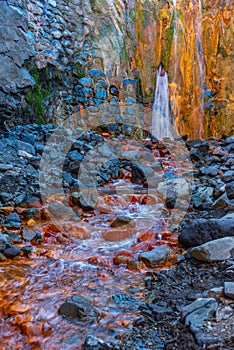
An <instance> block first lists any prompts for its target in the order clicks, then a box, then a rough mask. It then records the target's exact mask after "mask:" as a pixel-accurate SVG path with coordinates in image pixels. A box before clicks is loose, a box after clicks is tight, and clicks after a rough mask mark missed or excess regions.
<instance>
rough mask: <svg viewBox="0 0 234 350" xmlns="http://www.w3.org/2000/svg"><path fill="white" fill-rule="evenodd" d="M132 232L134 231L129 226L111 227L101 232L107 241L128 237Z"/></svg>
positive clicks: (116, 240) (121, 239)
mask: <svg viewBox="0 0 234 350" xmlns="http://www.w3.org/2000/svg"><path fill="white" fill-rule="evenodd" d="M133 234H134V231H133V230H132V229H130V228H125V229H124V228H118V227H113V229H112V230H107V231H104V232H103V234H102V235H103V238H104V239H105V240H106V241H109V242H120V241H123V240H125V239H127V238H130V237H131V236H132V235H133Z"/></svg>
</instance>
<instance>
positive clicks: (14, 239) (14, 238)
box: [7, 232, 21, 243]
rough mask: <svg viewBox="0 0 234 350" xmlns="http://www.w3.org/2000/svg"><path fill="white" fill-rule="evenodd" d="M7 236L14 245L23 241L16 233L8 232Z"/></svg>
mask: <svg viewBox="0 0 234 350" xmlns="http://www.w3.org/2000/svg"><path fill="white" fill-rule="evenodd" d="M7 235H8V236H9V237H10V239H11V241H12V242H13V243H19V242H20V241H21V239H20V237H19V236H18V235H17V233H15V232H7Z"/></svg>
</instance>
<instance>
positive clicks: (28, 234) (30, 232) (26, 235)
mask: <svg viewBox="0 0 234 350" xmlns="http://www.w3.org/2000/svg"><path fill="white" fill-rule="evenodd" d="M21 234H22V237H23V239H24V240H25V241H32V240H33V239H34V240H41V238H42V233H41V230H38V229H33V228H31V227H24V229H23V231H22V233H21Z"/></svg>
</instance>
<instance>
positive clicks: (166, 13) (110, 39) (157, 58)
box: [1, 0, 234, 138]
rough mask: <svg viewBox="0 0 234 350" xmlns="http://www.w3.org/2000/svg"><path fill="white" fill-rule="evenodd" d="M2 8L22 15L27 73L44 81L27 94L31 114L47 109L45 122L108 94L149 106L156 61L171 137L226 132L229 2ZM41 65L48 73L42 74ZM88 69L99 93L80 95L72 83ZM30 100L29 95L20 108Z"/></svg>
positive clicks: (233, 100) (48, 2) (74, 0)
mask: <svg viewBox="0 0 234 350" xmlns="http://www.w3.org/2000/svg"><path fill="white" fill-rule="evenodd" d="M1 3H5V2H1ZM8 3H9V4H12V5H13V6H18V8H19V9H21V8H23V9H24V10H25V11H26V12H27V15H28V21H29V29H30V31H31V34H30V35H29V38H28V40H29V41H30V42H31V43H33V45H34V48H35V51H36V57H35V59H34V60H31V67H34V68H33V70H32V69H31V68H30V65H29V68H30V69H31V70H30V69H29V71H30V73H34V74H32V75H33V77H34V78H36V83H37V74H38V71H36V72H35V65H36V67H37V68H36V69H38V70H39V74H40V77H41V76H42V80H43V79H45V80H46V81H47V82H48V81H50V80H51V83H50V84H47V86H46V89H45V87H44V86H41V85H40V86H37V85H36V89H34V92H33V93H34V94H37V96H36V97H35V100H36V103H37V104H38V105H37V106H33V107H34V109H35V113H36V114H38V113H40V111H41V110H42V109H43V108H47V107H48V106H55V108H54V109H53V111H51V108H52V107H51V108H49V107H48V108H47V110H46V114H47V115H49V116H50V115H51V117H50V120H52V119H53V118H54V117H55V116H60V115H62V114H64V113H65V110H66V109H69V108H70V112H69V113H71V112H72V110H74V108H73V107H72V108H71V106H73V105H74V106H75V105H80V104H81V105H84V106H85V107H86V106H89V105H90V104H91V105H97V106H98V105H99V104H102V103H103V101H108V100H111V98H113V91H115V95H114V96H115V98H116V100H117V101H121V102H122V101H123V102H125V101H126V100H127V99H129V98H133V99H134V100H136V102H141V103H142V102H143V103H144V104H148V105H149V106H152V103H153V99H154V91H155V83H156V70H157V67H158V65H159V64H160V62H162V63H163V65H164V66H165V68H166V70H167V72H168V78H169V92H170V101H171V110H172V112H173V114H174V120H175V125H176V128H177V130H178V131H179V132H180V133H181V134H183V133H187V134H188V135H189V137H190V138H196V137H200V138H204V137H208V136H221V135H222V134H226V135H231V134H232V133H233V130H234V118H233V110H234V96H233V91H234V86H233V84H234V83H233V79H232V69H233V68H232V67H233V64H234V59H233V47H234V42H233V41H234V39H233V38H234V35H233V34H234V20H233V18H234V16H233V12H234V3H233V1H231V0H224V1H223V0H222V1H221V0H196V1H192V0H169V1H165V0H159V1H157V2H156V1H154V0H135V1H133V0H128V1H123V0H117V1H111V0H92V1H91V0H83V1H81V0H71V1H68V0H63V1H52V0H41V1H37V0H34V1H16V0H8ZM1 6H2V5H1ZM48 64H50V65H52V67H55V69H51V67H50V70H49V73H48V72H45V71H41V70H42V69H46V67H48ZM95 69H97V70H99V72H100V71H103V72H104V74H105V75H103V76H100V78H101V80H102V81H103V83H102V84H106V85H105V86H103V85H102V87H100V86H99V87H97V85H96V83H97V81H98V77H95V81H94V80H93V81H91V86H90V87H85V89H84V86H82V84H81V85H80V84H77V80H78V79H77V78H82V77H86V76H87V77H89V76H90V73H89V72H90V70H95ZM42 72H43V74H44V75H45V77H44V78H43V74H42ZM48 75H49V76H48ZM61 75H62V77H61ZM53 77H54V78H53ZM91 78H92V79H93V77H91ZM12 79H13V80H14V77H13V78H12ZM59 79H60V81H62V83H63V84H64V86H60V85H61V84H60V85H59V84H58V83H57V85H56V86H54V84H53V81H56V82H58V80H59ZM99 84H100V83H99ZM56 88H57V89H58V90H59V93H57V91H56ZM109 88H111V89H110V90H109ZM38 90H40V91H41V94H38ZM116 94H117V95H116ZM51 96H53V99H51ZM33 98H34V96H32V94H31V95H30V96H28V99H26V104H27V103H28V101H29V102H31V101H32V99H33ZM67 106H68V107H67Z"/></svg>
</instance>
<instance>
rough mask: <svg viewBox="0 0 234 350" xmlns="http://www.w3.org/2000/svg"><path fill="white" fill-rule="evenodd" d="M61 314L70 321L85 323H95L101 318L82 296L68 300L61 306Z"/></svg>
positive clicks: (75, 296)
mask: <svg viewBox="0 0 234 350" xmlns="http://www.w3.org/2000/svg"><path fill="white" fill-rule="evenodd" d="M59 314H60V315H63V316H65V317H67V318H69V319H73V320H78V321H84V322H87V321H88V322H95V321H97V319H98V316H99V314H98V312H97V311H96V310H95V308H94V307H93V306H92V304H91V303H90V301H89V300H88V299H86V298H85V297H83V296H81V295H74V296H72V297H71V298H69V299H67V300H66V301H65V302H64V303H63V304H62V305H61V306H60V309H59Z"/></svg>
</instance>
